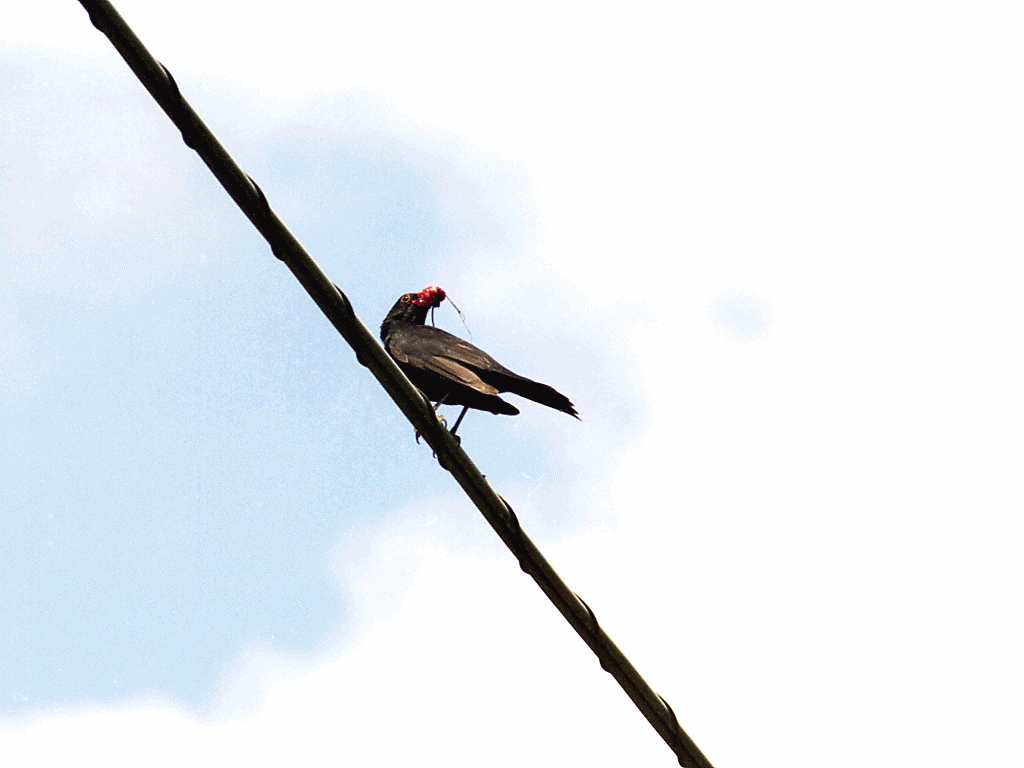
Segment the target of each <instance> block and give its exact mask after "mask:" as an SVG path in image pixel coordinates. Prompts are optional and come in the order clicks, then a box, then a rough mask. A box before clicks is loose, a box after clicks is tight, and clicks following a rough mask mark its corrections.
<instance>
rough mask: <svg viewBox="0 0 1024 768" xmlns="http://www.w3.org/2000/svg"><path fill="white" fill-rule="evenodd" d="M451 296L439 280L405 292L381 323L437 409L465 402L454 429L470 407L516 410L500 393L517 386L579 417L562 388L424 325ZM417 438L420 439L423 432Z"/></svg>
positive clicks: (401, 362) (402, 364) (393, 350)
mask: <svg viewBox="0 0 1024 768" xmlns="http://www.w3.org/2000/svg"><path fill="white" fill-rule="evenodd" d="M446 296H447V294H446V293H445V292H444V289H442V288H439V287H438V286H436V285H428V286H427V287H426V288H424V289H423V290H422V291H415V292H410V293H403V294H402V295H401V296H400V297H399V299H398V301H396V302H395V305H394V306H393V307H392V308H391V311H390V312H388V314H387V317H385V318H384V322H382V323H381V326H380V338H381V341H383V342H384V349H386V350H387V353H388V354H389V355H390V356H391V358H392V359H393V360H394V361H395V363H396V364H397V365H398V367H399V368H401V369H402V372H403V373H405V375H406V376H408V377H409V381H411V382H412V383H413V384H414V385H415V386H417V387H418V388H419V389H420V391H421V392H423V394H424V395H426V397H427V399H428V400H430V401H431V402H434V403H436V405H435V406H434V410H435V411H436V410H437V409H438V408H440V407H441V406H442V405H461V406H462V412H461V413H460V414H459V417H458V419H456V421H455V426H453V427H452V429H451V433H452V435H455V433H456V431H457V430H458V428H459V425H460V424H461V423H462V419H463V418H464V417H465V416H466V412H467V411H468V410H469V409H470V408H473V409H476V410H480V411H489V412H490V413H493V414H501V415H505V416H515V415H517V414H518V413H519V409H518V408H516V407H515V406H514V405H512V404H511V403H509V402H508V401H506V400H503V399H502V398H500V397H499V396H498V395H499V394H501V393H503V392H512V393H513V394H516V395H520V396H522V397H525V398H526V399H527V400H533V401H534V402H535V403H540V404H541V405H546V406H548V407H549V408H554V409H555V410H556V411H561V412H562V413H567V414H569V415H570V416H572V417H574V418H576V419H579V414H578V413H577V411H576V408H575V406H574V405H573V404H572V402H570V400H569V398H567V397H566V396H565V395H563V394H562V393H561V392H559V391H558V390H556V389H554V388H553V387H550V386H548V385H547V384H541V383H540V382H537V381H533V380H532V379H528V378H526V377H525V376H520V375H519V374H518V373H513V372H512V371H510V370H509V369H508V368H506V367H505V366H503V365H502V364H501V363H499V362H498V361H497V360H495V359H494V358H493V357H491V356H490V355H488V354H487V353H486V352H484V351H483V350H481V349H478V348H477V347H475V346H473V345H472V344H470V343H469V342H468V341H465V340H463V339H460V338H459V337H458V336H454V335H452V334H450V333H448V332H447V331H442V330H441V329H440V328H435V327H433V326H430V325H425V324H424V323H425V321H426V319H427V312H428V311H429V310H431V309H433V308H434V307H439V306H440V305H441V302H442V301H444V299H445V298H446ZM416 439H417V441H418V440H419V436H418V435H417V438H416ZM456 439H458V437H457V436H456Z"/></svg>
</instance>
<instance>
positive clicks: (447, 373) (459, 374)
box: [423, 357, 498, 395]
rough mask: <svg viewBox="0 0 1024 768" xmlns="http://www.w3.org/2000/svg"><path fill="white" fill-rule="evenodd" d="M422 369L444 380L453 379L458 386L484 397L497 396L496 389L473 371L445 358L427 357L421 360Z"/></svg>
mask: <svg viewBox="0 0 1024 768" xmlns="http://www.w3.org/2000/svg"><path fill="white" fill-rule="evenodd" d="M423 367H425V368H427V369H428V370H431V371H434V373H439V374H440V375H442V376H444V377H445V378H446V379H454V380H455V381H457V382H459V383H460V384H462V385H464V386H467V387H469V388H470V389H475V390H476V391H477V392H481V393H483V394H485V395H496V394H498V389H497V387H492V386H491V385H490V384H488V383H486V382H485V381H483V380H482V379H481V378H480V377H479V376H477V375H476V374H475V373H473V371H471V370H469V368H467V367H466V366H464V365H460V364H459V363H458V362H456V361H455V360H451V359H449V358H447V357H428V358H426V359H425V360H423Z"/></svg>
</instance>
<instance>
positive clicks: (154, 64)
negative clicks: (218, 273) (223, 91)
mask: <svg viewBox="0 0 1024 768" xmlns="http://www.w3.org/2000/svg"><path fill="white" fill-rule="evenodd" d="M79 2H80V3H81V5H82V6H83V7H84V8H85V10H86V11H87V12H88V14H89V18H90V20H91V21H92V24H93V26H95V27H96V28H97V29H98V30H99V31H100V32H102V33H103V34H104V35H106V36H107V38H109V40H110V42H111V43H112V44H113V46H114V48H116V49H117V51H118V53H119V54H120V55H121V57H122V58H123V59H124V60H125V62H126V63H127V64H128V66H129V67H130V68H131V70H132V71H133V72H134V73H135V75H136V77H138V79H139V80H140V81H141V82H142V84H143V85H144V86H145V88H146V90H147V91H149V93H150V95H151V96H152V97H153V99H154V100H155V101H156V102H157V103H158V104H159V105H160V107H161V108H162V109H163V110H164V112H165V113H166V114H167V116H168V117H169V118H170V119H171V121H172V122H173V123H174V125H175V126H176V127H177V128H178V130H179V131H181V137H182V140H183V141H184V142H185V144H186V146H188V147H190V148H192V149H193V150H195V151H196V153H197V154H198V155H199V156H200V158H202V160H203V162H204V163H206V166H207V167H208V168H209V169H210V171H211V172H212V173H213V175H214V176H216V177H217V180H218V181H219V182H220V183H221V186H223V187H224V189H225V190H226V191H227V193H228V194H229V195H230V196H231V199H232V200H234V201H235V204H236V205H238V207H239V208H240V209H241V210H242V212H243V213H244V214H245V215H246V216H247V217H248V219H249V221H251V222H252V224H253V226H254V227H256V229H257V230H258V231H259V232H260V234H261V235H262V236H263V237H264V239H265V240H266V241H267V243H268V244H269V245H270V248H271V251H272V252H273V254H274V256H276V257H277V258H278V259H280V260H281V261H282V262H283V263H284V264H285V265H286V266H287V267H288V269H290V270H291V272H292V274H294V275H295V277H296V279H298V281H299V282H300V283H301V284H302V286H303V287H304V288H305V289H306V291H307V293H309V295H310V297H311V298H312V299H313V300H314V301H315V302H316V303H317V305H318V306H319V307H320V309H321V311H323V313H324V315H325V316H326V317H327V319H328V320H329V321H330V322H331V324H332V325H333V326H334V327H335V328H336V329H337V330H338V332H339V333H340V334H341V336H342V337H343V338H344V339H345V341H346V342H348V344H349V346H350V347H351V348H352V350H353V351H354V352H355V355H356V359H357V361H358V362H359V363H360V364H361V365H363V366H365V367H366V368H368V369H369V370H370V372H371V373H372V374H373V375H374V377H375V378H376V379H377V381H378V382H379V383H380V384H381V386H382V387H384V389H385V391H386V392H387V393H388V395H389V396H390V397H391V399H392V400H394V402H395V404H396V405H397V406H398V407H399V408H400V409H401V411H402V413H404V414H405V416H406V418H407V419H408V420H409V421H410V422H411V423H412V425H413V427H415V429H416V430H417V431H418V432H419V433H420V434H421V435H422V436H423V438H424V439H425V440H426V442H427V444H428V445H429V446H430V447H431V449H432V450H433V451H434V453H435V455H436V456H437V460H438V463H439V464H440V465H441V466H442V467H443V468H444V469H446V470H447V471H448V472H450V473H451V474H452V476H453V477H454V478H455V480H456V482H458V484H459V485H460V486H461V487H462V489H463V491H465V493H466V495H467V496H468V497H469V498H470V500H471V501H472V502H473V504H474V505H475V506H476V507H477V509H479V510H480V512H481V513H482V514H483V516H484V518H485V519H486V520H487V522H488V523H489V524H490V525H491V527H492V528H493V529H494V531H495V532H496V533H497V534H498V536H499V537H500V538H501V540H502V541H503V542H504V543H505V545H506V546H507V547H508V549H509V550H510V551H511V552H512V554H513V555H514V556H515V557H516V559H517V560H518V561H519V567H520V568H522V570H523V571H524V572H525V573H527V574H528V575H529V576H530V577H531V578H533V580H534V581H535V582H536V583H537V585H538V586H539V587H540V588H541V590H542V591H543V592H544V594H545V595H547V596H548V599H549V600H550V601H551V602H552V603H553V604H554V605H555V607H556V608H557V609H558V610H559V612H560V613H561V614H562V616H564V617H565V619H566V620H567V621H568V622H569V624H570V625H572V627H573V629H575V630H576V632H577V633H578V634H579V635H580V637H581V638H583V641H584V642H585V643H586V644H587V645H588V646H589V647H590V649H591V650H592V651H593V652H594V654H595V655H596V656H597V658H598V661H599V662H600V664H601V667H602V668H603V669H604V670H606V671H607V672H609V673H610V674H611V675H612V677H614V678H615V680H616V681H617V682H618V683H619V685H620V686H621V687H622V689H623V690H624V691H625V692H626V695H627V696H629V698H630V699H631V700H632V701H633V703H634V704H635V705H636V707H637V708H638V709H639V710H640V711H641V712H642V713H643V715H644V717H646V718H647V720H648V721H649V722H650V724H651V725H652V726H653V727H654V729H655V730H656V731H657V732H658V734H659V735H660V736H661V737H662V739H664V740H665V742H666V743H667V744H668V746H669V747H670V748H671V749H672V751H673V752H674V753H675V754H676V757H677V758H678V759H679V764H680V765H681V766H684V767H685V768H711V763H710V762H709V761H708V759H707V758H706V757H705V756H704V755H703V753H702V752H701V751H700V749H698V747H697V745H696V744H695V743H694V742H693V740H692V739H691V738H690V737H689V736H688V735H687V734H686V732H685V731H684V730H683V729H682V727H681V726H680V725H679V722H678V720H677V719H676V716H675V713H674V712H673V711H672V708H671V707H670V706H669V705H668V702H667V701H665V699H663V698H662V697H661V696H659V695H658V694H657V693H655V692H654V691H653V690H652V689H651V687H650V686H649V685H648V684H647V682H646V681H645V680H644V679H643V678H642V677H641V676H640V673H639V672H637V671H636V669H635V668H634V667H633V665H632V664H631V663H630V662H629V660H628V659H627V658H626V657H625V655H624V654H623V653H622V651H620V650H619V649H618V647H617V646H616V645H615V643H613V642H612V640H611V638H610V637H608V635H607V634H606V633H605V631H604V630H603V629H602V628H601V626H600V624H598V621H597V616H596V615H595V614H594V611H593V610H591V608H590V606H589V605H587V604H586V603H585V602H584V601H583V598H581V597H580V596H579V595H577V594H576V593H575V592H573V591H571V590H570V589H569V588H568V587H567V586H566V585H565V583H564V582H563V581H562V580H561V578H560V577H559V576H558V574H557V573H555V571H554V569H553V568H552V567H551V565H550V564H549V563H548V562H547V560H546V559H545V558H544V556H543V555H542V554H541V553H540V551H539V550H538V549H537V547H536V546H535V545H534V543H533V542H532V541H531V540H530V538H529V537H528V536H527V535H526V533H525V532H524V531H523V529H522V527H521V526H520V524H519V520H518V518H517V517H516V515H515V512H514V511H513V510H512V507H511V505H509V504H508V502H506V501H505V499H503V498H502V497H501V496H499V495H498V494H497V493H495V491H494V490H493V489H492V488H491V487H490V485H489V484H488V483H487V481H486V480H485V479H484V476H483V475H482V474H481V473H480V470H479V469H477V467H476V465H475V464H473V462H472V461H471V460H470V458H469V456H468V455H466V453H465V452H464V451H463V450H462V448H461V447H460V446H459V444H458V443H457V442H456V441H455V439H454V438H453V437H452V435H450V434H449V433H448V431H447V430H446V429H445V428H444V427H443V426H441V425H440V424H439V423H438V420H437V418H436V417H435V415H434V411H433V407H432V406H431V404H430V403H429V402H428V401H427V400H426V398H425V397H424V396H423V395H422V393H420V392H419V390H417V389H416V388H415V387H414V386H413V385H412V384H411V383H410V382H409V380H408V379H407V378H406V377H405V374H403V373H402V372H401V371H400V370H399V369H398V367H397V366H396V365H395V363H394V362H393V361H392V360H391V358H390V357H389V356H388V355H387V353H386V352H385V351H384V349H383V348H382V347H381V345H380V344H379V343H378V342H377V340H376V339H375V338H374V337H373V336H372V335H371V334H370V332H369V331H368V330H367V329H366V327H365V326H364V325H363V324H362V322H361V321H360V320H359V318H358V317H357V316H356V314H355V311H354V309H353V308H352V304H351V302H350V301H349V300H348V297H347V296H345V294H344V292H342V291H341V289H340V288H338V286H336V285H335V284H334V283H332V282H331V281H330V279H328V277H327V276H326V275H325V274H324V273H323V271H321V269H320V267H319V266H317V264H316V262H315V261H313V259H312V257H310V255H309V254H308V253H306V251H305V249H304V248H303V247H302V245H301V244H300V243H299V242H298V240H296V239H295V237H294V236H293V235H292V233H291V232H290V231H289V230H288V228H287V227H286V226H285V225H284V223H283V222H282V221H281V220H280V219H279V218H278V217H277V215H276V214H275V213H274V211H273V209H272V208H271V207H270V204H269V202H268V200H267V198H266V196H265V195H264V194H263V191H262V190H261V189H260V188H259V185H257V184H256V182H255V181H254V180H253V179H252V178H251V177H249V176H248V175H247V174H246V173H244V172H243V171H242V170H241V169H240V168H239V167H238V165H236V164H235V162H234V160H233V159H232V158H231V156H230V155H229V154H228V153H227V151H226V150H225V149H224V147H223V146H221V144H220V142H219V141H218V140H217V138H216V137H215V136H214V135H213V133H211V132H210V130H209V129H208V128H207V127H206V125H205V124H204V123H203V121H202V120H201V119H200V117H199V115H198V114H196V112H195V111H194V110H193V109H192V107H191V105H190V104H189V103H188V102H187V101H186V100H185V98H184V96H182V94H181V91H180V90H179V89H178V85H177V83H176V82H175V81H174V77H173V76H172V75H171V73H170V71H169V70H168V69H167V67H165V66H164V65H163V64H161V63H160V62H158V61H157V60H156V59H154V58H153V56H152V55H151V54H150V53H149V51H148V50H146V48H145V46H143V44H142V43H141V42H140V41H139V39H138V38H137V37H136V36H135V34H134V33H133V32H132V30H131V28H130V27H129V26H128V25H127V24H126V23H125V21H124V19H122V18H121V16H120V15H119V14H118V13H117V11H116V10H115V9H114V7H113V5H111V3H109V2H107V0H79Z"/></svg>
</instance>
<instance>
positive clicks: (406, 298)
mask: <svg viewBox="0 0 1024 768" xmlns="http://www.w3.org/2000/svg"><path fill="white" fill-rule="evenodd" d="M410 301H412V294H411V293H407V294H405V296H403V297H402V303H403V304H408V303H409V302H410Z"/></svg>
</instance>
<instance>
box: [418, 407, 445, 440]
mask: <svg viewBox="0 0 1024 768" xmlns="http://www.w3.org/2000/svg"><path fill="white" fill-rule="evenodd" d="M435 413H436V412H435ZM436 415H437V422H438V424H440V425H441V426H442V427H444V428H445V429H448V422H447V421H445V418H444V416H442V415H441V414H440V413H436ZM421 437H423V435H422V434H421V433H420V431H419V430H418V429H417V430H416V444H417V445H419V443H420V438H421Z"/></svg>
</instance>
